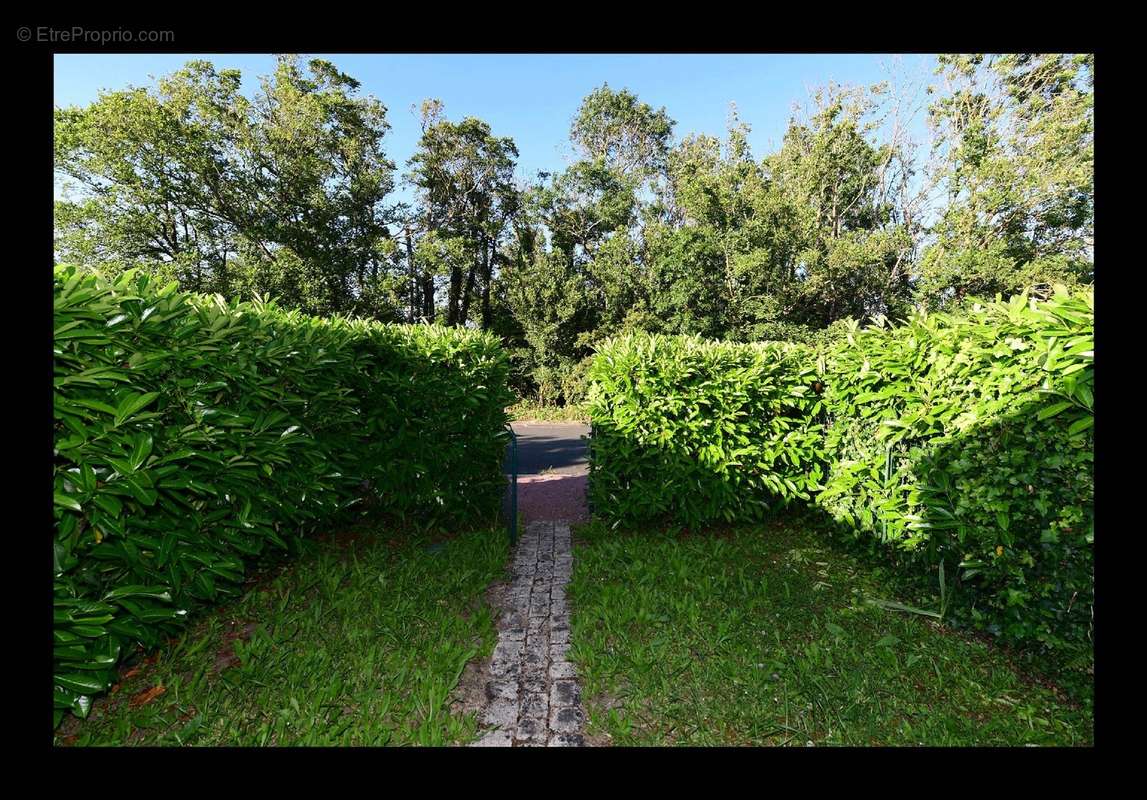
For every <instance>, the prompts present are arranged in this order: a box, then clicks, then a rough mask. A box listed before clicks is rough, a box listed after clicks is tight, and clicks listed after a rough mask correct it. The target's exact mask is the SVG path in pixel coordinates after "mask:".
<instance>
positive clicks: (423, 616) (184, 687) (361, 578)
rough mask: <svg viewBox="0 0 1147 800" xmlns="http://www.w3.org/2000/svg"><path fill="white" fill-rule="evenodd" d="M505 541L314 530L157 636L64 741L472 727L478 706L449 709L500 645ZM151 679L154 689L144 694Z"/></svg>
mask: <svg viewBox="0 0 1147 800" xmlns="http://www.w3.org/2000/svg"><path fill="white" fill-rule="evenodd" d="M390 535H393V536H395V537H401V540H399V539H397V538H396V539H389V538H388V537H389V536H390ZM506 552H507V541H506V534H505V531H504V530H502V529H497V530H489V531H483V532H476V533H468V534H463V535H459V536H457V537H454V538H449V539H446V540H444V541H438V542H434V541H433V540H432V539H431V538H430V537H429V536H427V535H418V534H415V535H410V534H405V533H404V534H388V533H386V532H385V531H379V532H375V533H371V534H366V535H362V536H358V537H350V538H348V537H342V541H341V542H339V541H326V542H321V543H313V544H312V545H310V546H309V548H308V552H307V553H305V554H304V555H303V556H302V557H300V558H299V559H298V560H297V561H294V562H292V563H291V564H290V565H289V566H288V567H287V568H286V569H285V570H284V571H282V572H281V573H280V574H279V575H278V576H276V577H274V578H270V579H268V580H266V581H264V582H262V583H261V584H260V585H257V586H255V587H254V588H253V589H252V590H250V591H249V592H248V593H247V594H246V595H245V596H243V597H242V598H241V599H239V600H238V601H236V602H235V603H233V604H230V605H228V606H226V607H223V608H221V609H218V610H216V611H214V612H211V613H209V614H208V615H207V616H206V617H205V618H204V619H203V620H201V621H200V622H199V623H198V624H196V625H195V626H193V627H192V628H191V629H189V630H188V631H187V632H186V633H185V635H184V636H182V637H181V638H180V639H179V640H178V641H177V642H175V643H174V644H173V645H169V646H168V647H165V648H162V649H160V650H159V651H158V654H157V656H156V659H157V660H156V661H155V663H154V664H150V665H145V666H143V667H142V668H141V669H140V670H139V671H138V674H135V675H134V676H132V677H130V678H127V679H125V680H124V681H123V683H122V684H121V685H120V686H119V688H118V691H117V692H116V693H115V694H114V695H112V696H110V697H108V698H106V699H104V700H102V701H97V703H96V704H95V708H93V711H92V713H91V715H90V717H89V718H88V720H86V721H78V720H72V721H69V722H68V723H65V725H64V726H62V728H61V730H60V731H57V742H58V743H61V744H74V745H188V744H190V745H236V746H242V745H406V744H409V745H444V744H452V743H461V742H465V741H469V740H470V739H472V738H473V736H474V732H475V729H476V721H475V719H474V715H473V714H468V715H465V716H454V715H452V714H451V713H450V695H451V693H452V691H453V689H454V687H455V686H456V684H457V682H458V678H459V675H460V674H461V672H462V670H463V668H464V666H465V665H466V662H467V661H468V660H469V659H471V658H473V657H475V656H488V655H489V653H490V652H491V651H492V650H493V646H494V640H495V638H496V633H495V629H494V623H493V618H492V613H491V611H490V609H489V608H488V607H487V606H486V605H485V603H484V600H483V595H484V592H485V589H486V587H487V586H488V585H489V584H490V583H491V582H492V581H494V580H497V579H498V578H499V576H500V575H501V574H502V573H503V570H504V564H505V558H506ZM160 686H162V687H163V691H162V693H161V694H157V693H156V691H157V690H156V688H155V687H160ZM149 690H150V691H151V692H152V693H153V694H155V695H156V696H155V697H154V699H152V700H150V702H146V703H141V701H142V700H143V699H145V698H146V697H147V694H146V693H147V692H148V691H149ZM133 701H134V702H133Z"/></svg>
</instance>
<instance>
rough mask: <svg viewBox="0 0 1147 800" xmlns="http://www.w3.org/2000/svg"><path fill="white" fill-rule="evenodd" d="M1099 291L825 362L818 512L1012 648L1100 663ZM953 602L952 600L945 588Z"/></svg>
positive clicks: (906, 330)
mask: <svg viewBox="0 0 1147 800" xmlns="http://www.w3.org/2000/svg"><path fill="white" fill-rule="evenodd" d="M1092 298H1093V296H1092V294H1091V293H1090V292H1084V293H1077V294H1075V295H1072V296H1069V295H1067V294H1066V293H1064V292H1063V291H1062V290H1061V291H1060V292H1059V293H1057V294H1056V295H1055V296H1054V297H1053V298H1051V299H1050V300H1049V301H1047V302H1036V301H1034V300H1031V299H1029V298H1027V297H1025V296H1023V295H1017V296H1016V297H1014V298H1013V299H1012V300H1011V301H1009V302H995V303H987V304H983V305H979V304H977V305H976V306H975V307H974V308H973V309H972V310H971V311H970V313H969V314H967V315H958V316H957V315H949V314H932V315H927V316H925V315H917V316H914V317H912V318H911V319H909V320H908V321H907V322H906V323H905V324H904V325H902V326H898V327H895V328H892V329H891V330H883V329H880V328H878V327H872V328H868V329H866V330H858V331H855V332H854V333H852V334H850V336H849V337H848V339H847V340H846V341H845V342H843V343H841V344H840V345H839V346H837V347H835V348H834V349H833V350H832V351H831V352H830V354H829V357H828V365H827V368H828V377H827V380H826V383H827V385H828V391H827V393H826V396H825V400H826V404H827V406H828V409H829V412H830V415H831V419H832V422H831V425H830V427H829V428H828V433H827V436H826V441H825V450H826V453H827V454H828V455H829V457H830V460H831V467H830V469H829V474H828V479H827V480H826V482H825V489H824V491H823V492H822V493H821V494H820V495H819V496H818V497H817V502H818V504H819V505H820V506H821V507H823V508H825V509H826V510H828V511H829V512H830V513H831V514H832V515H833V517H834V518H836V519H837V520H841V521H843V522H846V523H847V524H848V525H850V526H852V527H854V529H855V530H857V531H862V532H864V533H866V534H870V535H873V536H875V537H876V539H877V540H878V541H879V542H881V543H883V544H885V545H887V546H889V547H891V548H894V550H895V551H896V556H895V558H896V560H897V561H899V562H900V563H901V564H903V565H904V566H905V567H907V568H910V569H913V570H916V571H920V572H923V573H927V574H929V575H932V576H933V578H934V579H938V578H939V575H938V573H939V566H940V565H941V564H943V565H945V570H944V571H945V575H946V576H947V578H948V580H949V582H950V584H951V587H950V588H952V589H953V590H954V591H955V594H956V599H957V600H958V602H954V603H953V604H952V605H951V608H950V611H951V613H952V614H953V615H955V616H957V617H963V618H964V620H965V621H966V622H968V623H971V624H973V625H975V626H976V627H982V628H986V629H988V630H990V631H992V632H993V633H996V634H999V635H1001V636H1002V637H1003V638H1005V639H1007V640H1010V641H1029V642H1031V641H1038V642H1042V643H1043V644H1045V645H1047V646H1048V647H1050V648H1053V649H1059V650H1065V649H1079V650H1081V651H1082V652H1085V653H1086V652H1090V635H1091V613H1092V601H1093V597H1094V583H1093V581H1094V578H1093V561H1092V558H1093V553H1092V542H1093V537H1094V488H1095V487H1094V475H1093V461H1094V441H1093V433H1092V426H1093V424H1094V415H1093V410H1092V408H1093V401H1094V394H1093V381H1094V368H1093V350H1094V341H1093V335H1094V333H1093V332H1094V310H1093V305H1092ZM946 588H949V587H946Z"/></svg>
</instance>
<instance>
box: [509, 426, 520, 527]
mask: <svg viewBox="0 0 1147 800" xmlns="http://www.w3.org/2000/svg"><path fill="white" fill-rule="evenodd" d="M506 430H508V431H509V432H510V519H509V520H508V521H507V522H508V527H509V529H510V547H513V546H514V545H515V544H517V541H518V435H517V434H516V433H514V429H513V428H512V427H510V426H509V425H507V426H506Z"/></svg>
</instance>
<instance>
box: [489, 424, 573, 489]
mask: <svg viewBox="0 0 1147 800" xmlns="http://www.w3.org/2000/svg"><path fill="white" fill-rule="evenodd" d="M513 428H514V433H516V434H517V435H518V475H519V476H522V475H539V474H541V473H542V472H543V471H545V472H546V474H556V475H587V474H589V461H588V459H587V455H586V441H585V439H583V438H582V437H583V436H589V426H588V425H584V424H582V423H580V422H515V423H513ZM504 468H505V470H506V471H507V472H508V471H509V468H510V462H509V459H508V458H507V460H506V463H505V467H504Z"/></svg>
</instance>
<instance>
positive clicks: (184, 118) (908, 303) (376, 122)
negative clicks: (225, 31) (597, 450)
mask: <svg viewBox="0 0 1147 800" xmlns="http://www.w3.org/2000/svg"><path fill="white" fill-rule="evenodd" d="M892 66H893V71H892V72H891V73H890V74H889V79H888V80H886V81H883V82H882V83H880V84H877V85H873V86H840V85H835V84H830V85H828V86H824V87H819V88H817V89H815V90H814V91H813V92H812V93H811V96H810V98H809V102H807V103H805V104H803V106H802V107H800V108H798V109H797V110H796V111H795V112H794V114H793V116H792V117H791V119H790V121H789V124H788V126H787V129H786V130H785V132H784V135H783V137H782V138H781V140H780V143H779V146H778V147H777V148H776V149H775V150H773V151H772V152H768V153H759V152H758V153H754V152H753V150H752V148H751V147H750V134H751V128H750V125H749V124H748V122H747V121H744V120H742V119H741V118H740V117H739V116H738V114H737V112H736V109H735V107H734V108H733V109H731V112H732V113H731V114H730V119H729V124H728V128H727V131H726V132H725V135H724V136H721V135H712V134H713V133H714V132H711V131H710V132H701V131H680V132H679V131H676V130H675V128H676V123H675V122H674V120H673V119H672V118H671V116H670V113H669V111H668V110H667V109H666V108H654V107H652V106H650V105H649V104H647V103H644V102H642V101H641V100H640V99H639V98H638V97H637V96H636V95H635V94H633V93H632V92H631V91H629V90H627V89H625V88H611V87H610V86H609V85H602V86H600V87H597V88H595V89H594V90H593V91H592V92H590V93H589V94H588V95H587V96H586V97H585V98H584V100H583V101H582V102H581V104H580V106H579V107H578V108H577V109H570V111H571V114H570V116H571V117H572V120H571V125H570V130H569V145H570V149H571V150H572V153H571V156H572V157H571V159H570V161H569V163H568V164H566V165H565V166H564V167H563V168H562V169H560V171H557V172H554V173H545V172H542V173H538V174H537V175H536V176H535V175H529V176H526V178H525V180H520V179H518V178H517V177H516V172H515V170H516V169H517V160H518V150H517V147H516V145H515V144H514V141H513V139H512V138H510V137H509V136H507V135H505V134H506V133H507V132H506V131H498V132H495V131H494V130H492V129H491V127H490V125H489V124H487V123H486V122H484V121H483V120H481V119H477V118H475V117H465V118H462V119H460V120H450V119H448V118H447V117H446V109H445V107H444V106H443V104H442V103H441V102H440V101H438V100H434V99H428V100H426V102H424V103H423V105H422V114H421V136H420V137H419V138H418V143H417V145H416V148H415V150H414V152H413V153H411V154H409V157H408V158H406V159H405V170H404V171H403V173H402V174H401V176H398V175H397V173H398V171H399V170H398V167H397V166H396V164H395V163H393V162H392V161H391V160H390V158H389V157H388V155H387V152H386V146H385V145H386V141H387V139H386V135H387V131H388V129H389V122H388V116H387V109H386V107H385V106H384V105H383V103H382V102H381V101H380V100H378V99H376V98H373V97H371V96H369V95H366V96H364V95H363V94H361V93H360V90H361V87H360V85H359V83H358V82H357V81H356V80H355V79H354V78H352V77H350V76H349V75H346V74H343V73H342V72H340V71H339V70H338V69H337V68H336V67H335V66H334V65H332V64H330V63H329V62H326V61H323V60H317V59H316V60H312V61H309V62H307V63H306V64H303V63H302V62H301V60H300V59H298V58H297V57H294V56H282V57H280V58H279V60H278V62H277V64H276V68H275V70H274V72H273V74H272V75H270V76H268V77H267V78H265V79H263V80H262V82H261V84H260V86H259V88H258V89H257V90H255V91H253V92H248V93H245V92H244V91H243V90H242V89H243V81H242V80H241V76H240V75H239V73H238V72H236V71H234V70H219V71H217V70H216V69H215V68H214V67H213V66H212V65H211V64H210V63H208V62H203V61H197V62H192V63H190V64H188V65H187V66H186V67H185V68H184V69H182V70H180V71H178V72H176V73H174V74H173V75H170V76H167V77H165V78H163V79H161V80H160V81H158V83H157V85H156V86H155V87H154V88H127V89H123V90H119V91H112V92H106V93H104V94H102V95H101V96H100V97H99V99H98V100H97V101H96V102H94V103H92V104H90V105H89V106H87V107H82V108H61V109H58V110H57V112H56V128H55V167H56V172H57V176H58V178H60V179H61V182H62V183H63V184H65V185H67V184H71V186H72V187H73V190H74V191H73V190H64V191H62V197H61V199H59V201H58V202H57V204H56V216H55V222H56V225H55V228H56V253H57V257H58V259H59V260H61V261H75V262H77V263H90V264H99V265H100V266H101V268H102V269H104V270H105V271H107V272H109V273H110V272H113V271H119V270H122V269H125V268H131V267H138V268H142V269H145V270H147V271H149V272H154V273H157V274H159V275H161V276H162V277H163V278H164V279H165V280H167V279H171V278H175V279H177V280H179V281H180V284H181V286H182V288H185V289H190V290H194V291H210V292H220V293H222V294H223V295H224V296H225V297H227V298H229V299H236V298H237V299H249V298H250V297H251V296H252V293H253V292H260V293H269V294H270V295H271V296H272V297H274V298H275V299H276V300H278V301H279V302H281V303H283V304H284V306H286V307H291V308H299V309H302V310H304V311H306V312H307V313H311V314H327V313H342V312H353V313H355V314H359V315H364V316H369V317H373V318H375V319H379V320H383V321H406V322H417V321H419V320H427V321H435V320H440V321H444V322H445V323H446V324H447V325H454V326H460V327H461V326H466V325H467V324H477V325H480V326H481V327H482V329H484V330H488V331H491V332H494V333H496V334H497V335H498V336H500V337H501V338H502V340H503V342H504V343H505V344H506V346H507V348H508V350H509V352H510V353H511V359H512V361H513V364H514V370H513V383H514V387H515V389H516V390H517V391H518V393H519V394H520V395H522V396H524V397H528V398H530V399H531V400H533V401H535V402H541V403H543V404H551V403H559V404H560V403H577V402H580V400H581V397H580V395H581V392H582V382H581V380H580V379H579V377H578V375H577V373H578V371H579V369H581V367H579V365H581V364H582V363H583V362H584V360H585V359H586V358H587V357H588V356H590V355H591V354H592V353H593V350H594V347H595V346H596V345H598V344H600V343H601V342H602V341H604V340H606V339H608V338H610V337H612V336H617V335H621V334H625V333H631V332H647V333H663V334H694V335H699V336H704V337H706V338H718V339H724V340H729V341H741V342H751V341H763V340H772V339H784V340H787V341H808V340H810V339H816V338H818V337H819V336H820V334H821V332H823V331H824V330H826V329H830V328H831V326H833V325H834V324H839V323H840V322H841V321H842V320H844V319H847V318H861V319H863V318H871V317H873V316H875V315H879V314H883V315H886V316H895V317H902V316H905V315H906V314H907V313H908V312H909V310H910V309H911V308H913V307H919V306H922V307H926V308H928V309H932V310H935V309H939V308H945V307H950V306H952V305H959V304H962V303H963V302H965V301H966V300H967V298H968V297H970V296H987V297H990V296H993V295H994V294H996V293H997V292H999V293H1002V294H1003V295H1004V296H1005V298H1006V297H1008V296H1011V295H1012V294H1014V293H1016V292H1018V291H1020V290H1022V288H1023V287H1025V286H1033V285H1042V284H1050V283H1054V282H1063V283H1067V284H1088V283H1091V282H1092V281H1093V278H1094V264H1093V252H1092V243H1093V234H1094V174H1093V173H1094V170H1093V161H1094V107H1093V105H1094V104H1093V82H1094V75H1093V72H1094V58H1093V57H1092V56H1091V55H1088V54H1074V55H1073V54H1054V53H1053V54H1030V53H1029V54H1007V55H991V54H967V55H940V56H938V58H937V59H936V69H935V75H934V77H933V78H929V77H928V76H927V75H919V76H917V75H912V74H911V73H910V72H904V71H899V72H897V71H895V64H893V65H892ZM794 99H795V98H794ZM524 102H528V101H524ZM923 114H926V115H927V119H928V123H929V127H928V132H927V135H926V136H925V137H919V136H916V135H915V133H914V129H915V124H914V121H915V119H916V118H917V115H923ZM909 132H913V135H912V136H910V135H909ZM509 133H512V132H509ZM716 133H718V134H720V132H716ZM916 139H923V141H916ZM404 155H405V154H404ZM396 180H401V181H403V182H404V183H405V184H406V185H407V188H408V189H409V190H410V194H411V196H412V199H411V200H410V201H409V202H404V203H400V202H396V201H395V200H394V199H393V194H392V192H393V189H394V187H395V183H396Z"/></svg>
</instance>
